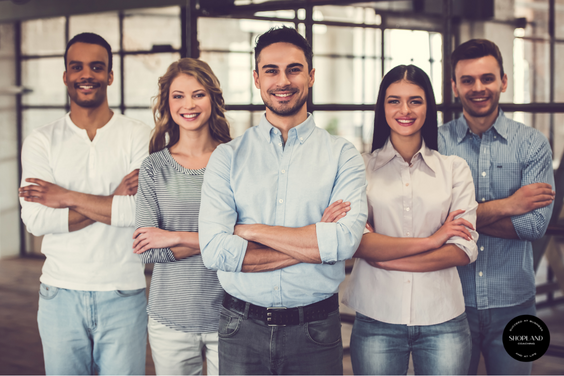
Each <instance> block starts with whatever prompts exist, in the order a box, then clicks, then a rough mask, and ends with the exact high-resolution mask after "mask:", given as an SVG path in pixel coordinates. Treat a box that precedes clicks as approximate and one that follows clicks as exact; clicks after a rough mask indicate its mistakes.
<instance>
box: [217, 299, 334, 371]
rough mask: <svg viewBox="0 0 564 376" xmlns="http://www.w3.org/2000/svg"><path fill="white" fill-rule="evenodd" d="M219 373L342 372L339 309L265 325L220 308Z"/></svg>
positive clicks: (243, 315)
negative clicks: (315, 317)
mask: <svg viewBox="0 0 564 376" xmlns="http://www.w3.org/2000/svg"><path fill="white" fill-rule="evenodd" d="M218 336H219V374H220V375H272V374H278V375H281V374H286V375H292V374H293V375H297V374H299V375H320V374H321V375H342V374H343V344H342V341H341V317H340V315H339V311H338V310H336V311H334V312H331V313H329V316H328V317H327V319H325V320H318V321H311V322H307V323H304V322H301V323H300V324H299V325H288V326H268V325H266V324H265V323H264V322H262V321H259V320H254V319H250V318H248V317H247V316H246V315H245V314H240V313H238V312H235V311H232V310H228V309H226V308H225V307H221V311H220V315H219V333H218Z"/></svg>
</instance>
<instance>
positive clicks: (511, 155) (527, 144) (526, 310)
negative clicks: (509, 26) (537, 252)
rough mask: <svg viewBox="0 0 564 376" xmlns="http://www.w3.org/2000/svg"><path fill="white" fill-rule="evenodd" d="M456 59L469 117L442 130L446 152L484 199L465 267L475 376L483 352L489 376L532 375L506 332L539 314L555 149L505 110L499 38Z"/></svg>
mask: <svg viewBox="0 0 564 376" xmlns="http://www.w3.org/2000/svg"><path fill="white" fill-rule="evenodd" d="M451 63H452V71H453V77H452V88H453V91H454V94H455V96H456V97H457V98H459V99H460V102H461V103H462V107H463V115H462V116H461V117H460V118H458V119H456V120H453V121H451V122H449V123H447V124H445V125H443V126H442V127H440V128H439V151H440V152H441V153H442V154H445V155H451V154H454V155H458V156H460V157H462V158H464V159H465V160H466V161H467V162H468V165H469V166H470V169H471V170H472V177H473V179H474V185H475V186H476V200H477V201H478V203H479V206H478V211H477V215H478V218H477V224H476V225H477V230H478V232H479V233H480V239H479V240H478V249H479V250H480V252H479V255H478V259H477V260H476V262H475V263H472V264H469V265H467V266H463V267H459V268H458V271H459V274H460V279H461V280H462V286H463V291H464V298H465V304H466V314H467V317H468V322H469V324H470V330H471V332H472V358H471V362H470V369H469V371H468V373H469V374H476V372H477V368H478V363H479V361H480V352H481V353H482V354H483V355H484V359H485V363H486V369H487V372H488V374H530V373H531V368H532V363H531V362H520V361H517V360H515V359H513V358H512V357H510V356H509V355H508V354H507V353H506V351H505V349H504V347H503V341H502V333H503V330H504V328H505V326H506V325H507V323H508V322H509V321H510V320H511V319H513V318H514V317H516V316H519V315H525V314H528V315H534V314H535V313H536V308H535V273H534V269H533V249H532V244H531V241H533V240H535V239H538V238H540V237H542V236H543V235H544V232H545V231H546V228H547V226H548V222H549V220H550V216H551V214H552V206H553V205H552V202H553V200H554V191H553V190H552V189H553V187H554V175H553V171H552V152H551V150H550V146H549V144H548V141H547V139H546V137H545V136H544V135H542V134H541V133H540V132H539V131H537V130H535V129H533V128H531V127H527V126H525V125H523V124H521V123H518V122H515V121H513V120H511V119H509V118H507V117H505V115H504V113H503V111H501V109H499V97H500V95H501V93H502V92H505V90H506V88H507V75H506V74H504V72H503V60H502V57H501V53H500V52H499V48H498V47H497V46H496V45H495V44H494V43H493V42H491V41H488V40H483V39H482V40H480V39H473V40H470V41H468V42H466V43H463V44H462V45H460V46H459V47H458V48H456V50H455V51H454V52H453V53H452V57H451Z"/></svg>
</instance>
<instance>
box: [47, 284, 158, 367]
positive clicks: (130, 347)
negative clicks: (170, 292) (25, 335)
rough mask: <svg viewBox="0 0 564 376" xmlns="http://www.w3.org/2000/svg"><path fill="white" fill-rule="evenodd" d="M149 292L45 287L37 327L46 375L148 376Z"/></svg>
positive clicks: (140, 290) (141, 290)
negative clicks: (146, 360)
mask: <svg viewBox="0 0 564 376" xmlns="http://www.w3.org/2000/svg"><path fill="white" fill-rule="evenodd" d="M146 306H147V298H146V296H145V289H144V288H143V289H138V290H124V291H120V290H116V291H77V290H67V289H62V288H57V287H53V286H48V285H45V284H43V283H42V284H41V286H40V289H39V312H38V314H37V323H38V325H39V334H40V335H41V343H42V345H43V355H44V358H45V372H46V374H47V375H53V374H58V375H71V374H72V375H92V374H94V373H95V372H97V373H98V374H100V375H104V374H114V375H131V374H133V375H144V374H145V354H146V347H147V311H146Z"/></svg>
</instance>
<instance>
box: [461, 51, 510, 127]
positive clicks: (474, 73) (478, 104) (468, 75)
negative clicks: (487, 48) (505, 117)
mask: <svg viewBox="0 0 564 376" xmlns="http://www.w3.org/2000/svg"><path fill="white" fill-rule="evenodd" d="M454 73H455V77H456V82H455V81H452V90H453V91H454V95H455V97H457V98H460V102H461V103H462V107H463V111H464V115H465V116H466V117H467V118H468V117H472V118H485V117H488V116H492V117H494V118H495V117H496V116H497V109H498V105H499V97H500V95H501V93H503V92H505V90H506V89H507V75H506V74H504V75H503V77H501V76H500V75H501V72H500V68H499V64H498V62H497V60H496V59H495V57H493V56H490V55H488V56H484V57H480V58H477V59H467V60H460V61H459V62H458V63H457V64H456V67H455V70H454Z"/></svg>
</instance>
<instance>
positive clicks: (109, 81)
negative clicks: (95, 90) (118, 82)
mask: <svg viewBox="0 0 564 376" xmlns="http://www.w3.org/2000/svg"><path fill="white" fill-rule="evenodd" d="M113 82H114V71H113V70H111V71H110V73H108V86H110V85H111V84H112V83H113Z"/></svg>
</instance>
